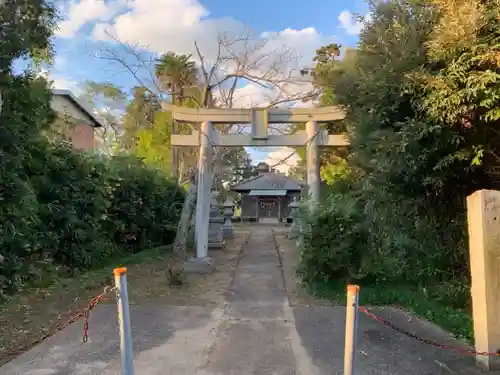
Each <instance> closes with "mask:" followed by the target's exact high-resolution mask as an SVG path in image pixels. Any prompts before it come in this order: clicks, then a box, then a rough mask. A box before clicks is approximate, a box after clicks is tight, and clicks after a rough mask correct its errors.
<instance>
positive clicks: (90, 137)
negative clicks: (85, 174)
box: [68, 124, 95, 151]
mask: <svg viewBox="0 0 500 375" xmlns="http://www.w3.org/2000/svg"><path fill="white" fill-rule="evenodd" d="M68 132H69V134H68V136H69V138H70V139H71V143H72V144H73V147H74V148H76V149H77V150H84V151H87V150H92V149H93V148H94V146H95V143H94V142H95V139H94V128H93V127H92V126H91V125H88V124H79V125H75V126H73V127H72V128H71V129H70V130H69V131H68Z"/></svg>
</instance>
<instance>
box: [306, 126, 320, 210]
mask: <svg viewBox="0 0 500 375" xmlns="http://www.w3.org/2000/svg"><path fill="white" fill-rule="evenodd" d="M318 132H319V125H318V123H317V122H316V121H308V122H307V123H306V134H307V139H308V143H307V146H306V148H307V154H306V155H307V156H306V158H307V160H306V163H307V186H308V195H309V198H310V202H311V208H313V207H314V206H315V205H317V204H318V202H319V190H320V177H319V138H320V137H319V136H320V135H319V133H318Z"/></svg>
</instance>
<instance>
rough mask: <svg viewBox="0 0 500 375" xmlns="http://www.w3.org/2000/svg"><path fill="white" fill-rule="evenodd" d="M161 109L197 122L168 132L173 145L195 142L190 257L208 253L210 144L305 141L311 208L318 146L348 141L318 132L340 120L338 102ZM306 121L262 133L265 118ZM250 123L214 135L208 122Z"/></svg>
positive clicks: (317, 180)
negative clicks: (301, 127)
mask: <svg viewBox="0 0 500 375" xmlns="http://www.w3.org/2000/svg"><path fill="white" fill-rule="evenodd" d="M162 108H163V110H165V111H169V112H171V113H172V117H173V119H175V120H176V121H179V122H189V123H201V126H200V132H201V134H200V132H197V131H193V133H192V134H190V135H172V137H171V144H172V146H175V147H200V158H199V161H198V186H197V194H198V196H197V201H196V258H197V259H199V260H203V259H207V257H208V221H209V212H210V198H211V197H210V195H211V188H212V180H213V175H212V173H213V172H212V157H213V156H212V147H213V146H216V147H239V146H248V147H252V146H253V147H281V146H291V147H294V146H295V147H296V146H306V149H307V153H306V155H307V160H306V162H307V185H308V194H309V195H310V202H311V207H313V206H314V205H316V204H317V203H318V202H319V198H320V197H319V193H320V173H319V148H320V147H340V146H347V145H349V141H348V138H347V136H346V135H345V134H328V132H327V131H325V130H323V131H321V130H320V128H319V123H320V122H330V121H336V120H342V119H344V117H345V115H344V112H343V110H342V109H341V108H340V107H336V106H332V107H322V108H297V109H280V108H253V109H223V108H208V109H207V108H185V107H178V106H175V105H171V104H167V103H163V105H162ZM304 122H305V123H306V130H305V132H303V131H302V132H297V133H296V134H292V135H273V134H269V132H268V124H270V123H304ZM214 123H215V124H230V125H234V124H252V132H251V135H244V134H223V135H221V134H219V132H218V131H217V130H216V129H215V128H214V127H213V124H214Z"/></svg>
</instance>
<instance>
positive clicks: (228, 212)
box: [222, 197, 234, 238]
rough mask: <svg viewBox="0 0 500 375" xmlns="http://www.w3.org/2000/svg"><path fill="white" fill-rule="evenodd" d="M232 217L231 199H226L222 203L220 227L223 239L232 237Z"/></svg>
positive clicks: (232, 205) (232, 206) (232, 204)
mask: <svg viewBox="0 0 500 375" xmlns="http://www.w3.org/2000/svg"><path fill="white" fill-rule="evenodd" d="M233 215H234V203H233V200H232V199H231V197H227V199H226V201H225V202H224V225H222V234H223V235H224V238H231V237H233V223H232V221H231V218H232V217H233Z"/></svg>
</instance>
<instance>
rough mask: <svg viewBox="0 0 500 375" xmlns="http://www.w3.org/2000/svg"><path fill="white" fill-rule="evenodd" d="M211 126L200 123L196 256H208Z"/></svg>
mask: <svg viewBox="0 0 500 375" xmlns="http://www.w3.org/2000/svg"><path fill="white" fill-rule="evenodd" d="M212 140H213V126H212V123H211V122H210V121H203V122H202V123H201V145H200V159H199V160H198V192H197V196H198V197H197V201H196V258H198V259H203V258H206V257H207V256H208V217H209V215H210V193H211V190H212V189H211V183H212V173H211V171H212Z"/></svg>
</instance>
